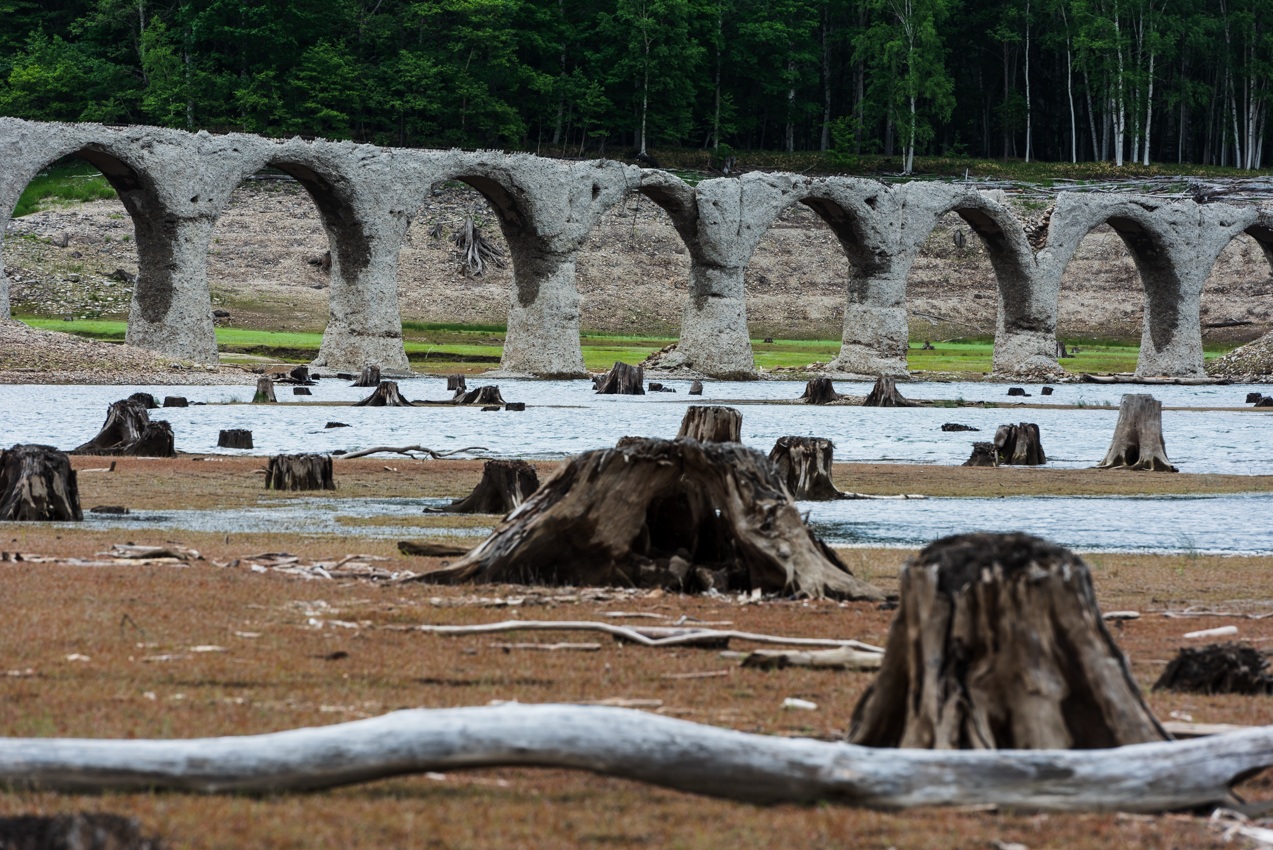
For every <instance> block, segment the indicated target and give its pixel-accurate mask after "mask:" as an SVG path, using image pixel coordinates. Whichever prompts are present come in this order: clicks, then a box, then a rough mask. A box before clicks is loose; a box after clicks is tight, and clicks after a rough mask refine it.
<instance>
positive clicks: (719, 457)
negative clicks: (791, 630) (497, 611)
mask: <svg viewBox="0 0 1273 850" xmlns="http://www.w3.org/2000/svg"><path fill="white" fill-rule="evenodd" d="M419 579H420V580H422V581H428V582H436V583H443V584H450V583H459V582H478V583H511V584H548V585H563V584H570V585H576V586H584V587H596V586H619V587H668V586H672V587H674V588H675V589H677V590H706V589H709V588H711V587H715V588H716V589H718V590H724V589H728V590H731V591H732V590H753V589H759V590H762V591H765V592H772V593H783V594H797V595H800V596H810V597H833V598H838V599H869V600H874V601H880V600H883V599H884V594H883V592H881V591H880V590H879V589H877V588H875V587H872V586H871V585H869V584H867V583H865V582H863V581H861V580H859V579H857V578H855V577H854V576H853V574H852V573H851V572H850V571H849V569H848V568H847V567H846V566H844V564H843V563H841V562H840V560H839V558H837V557H836V555H835V553H834V552H832V551H831V549H829V548H828V547H827V546H826V545H825V544H823V543H822V542H821V541H819V540H818V539H817V538H816V537H814V536H813V533H812V532H811V531H810V530H809V528H808V527H807V526H806V525H805V524H804V522H803V520H802V519H801V518H800V511H799V510H798V509H797V507H796V505H795V504H794V502H792V500H791V498H790V495H789V494H788V492H787V490H786V488H785V487H784V486H783V483H782V480H781V479H780V478H779V477H778V472H777V470H776V469H775V468H774V466H773V464H771V463H769V461H768V460H767V459H766V458H765V456H764V455H762V454H760V453H759V452H757V451H754V450H752V449H747V448H744V447H743V446H740V445H737V444H736V443H707V442H701V443H700V442H695V441H693V440H681V439H678V440H675V441H669V440H646V441H644V442H641V443H637V444H635V445H631V446H627V447H624V448H622V449H619V448H615V449H601V450H598V451H591V452H585V453H584V454H581V455H577V456H576V457H574V458H572V459H571V460H569V461H567V462H566V463H564V464H562V465H561V466H560V467H558V469H557V471H556V472H554V473H553V474H552V475H551V476H550V477H549V478H548V480H547V481H545V482H544V483H543V485H542V486H541V487H540V488H539V490H538V491H536V493H535V494H534V495H533V496H531V497H530V498H529V499H528V500H527V501H526V502H525V503H524V504H523V505H522V506H521V507H520V508H519V509H518V510H516V511H514V512H513V513H512V514H511V515H510V516H508V517H507V518H506V519H505V520H504V521H503V522H502V523H501V524H500V525H499V526H498V527H497V528H496V529H495V531H494V532H493V533H492V534H491V536H490V537H489V538H487V539H486V541H485V542H483V543H482V544H481V545H479V546H478V547H477V548H476V549H474V550H473V551H472V552H470V553H469V554H468V555H467V556H466V557H465V558H464V559H463V560H461V561H459V562H458V563H456V564H454V565H453V566H451V567H447V568H445V569H442V570H439V571H436V572H432V573H426V574H424V575H422V576H420V577H419Z"/></svg>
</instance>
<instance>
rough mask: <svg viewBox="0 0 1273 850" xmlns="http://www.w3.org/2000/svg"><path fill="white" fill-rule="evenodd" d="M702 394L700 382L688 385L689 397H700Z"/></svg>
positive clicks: (701, 383)
mask: <svg viewBox="0 0 1273 850" xmlns="http://www.w3.org/2000/svg"><path fill="white" fill-rule="evenodd" d="M702 394H703V382H702V381H694V382H693V383H692V384H690V395H702Z"/></svg>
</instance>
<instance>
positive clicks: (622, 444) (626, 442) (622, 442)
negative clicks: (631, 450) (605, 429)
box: [614, 437, 650, 449]
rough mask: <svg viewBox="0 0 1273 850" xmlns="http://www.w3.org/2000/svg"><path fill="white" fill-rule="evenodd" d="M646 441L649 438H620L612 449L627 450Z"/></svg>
mask: <svg viewBox="0 0 1273 850" xmlns="http://www.w3.org/2000/svg"><path fill="white" fill-rule="evenodd" d="M648 439H650V438H649V437H620V438H619V442H617V443H615V444H614V447H615V448H616V449H623V448H627V447H628V446H635V445H636V444H637V443H644V442H645V441H646V440H648Z"/></svg>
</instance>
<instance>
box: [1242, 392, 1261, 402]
mask: <svg viewBox="0 0 1273 850" xmlns="http://www.w3.org/2000/svg"><path fill="white" fill-rule="evenodd" d="M1263 398H1264V393H1247V394H1246V403H1247V404H1259V403H1260V400H1261V399H1263Z"/></svg>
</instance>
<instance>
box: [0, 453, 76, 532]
mask: <svg viewBox="0 0 1273 850" xmlns="http://www.w3.org/2000/svg"><path fill="white" fill-rule="evenodd" d="M82 519H84V512H83V510H81V509H80V490H79V483H78V482H77V481H76V478H75V470H74V469H72V468H71V460H70V458H69V457H67V455H66V453H65V452H60V451H58V450H57V449H55V448H53V447H52V446H36V445H25V446H24V445H17V446H14V447H13V448H11V449H7V450H3V451H0V522H15V521H16V522H24V521H31V520H35V521H46V522H66V521H71V520H75V521H79V520H82Z"/></svg>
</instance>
